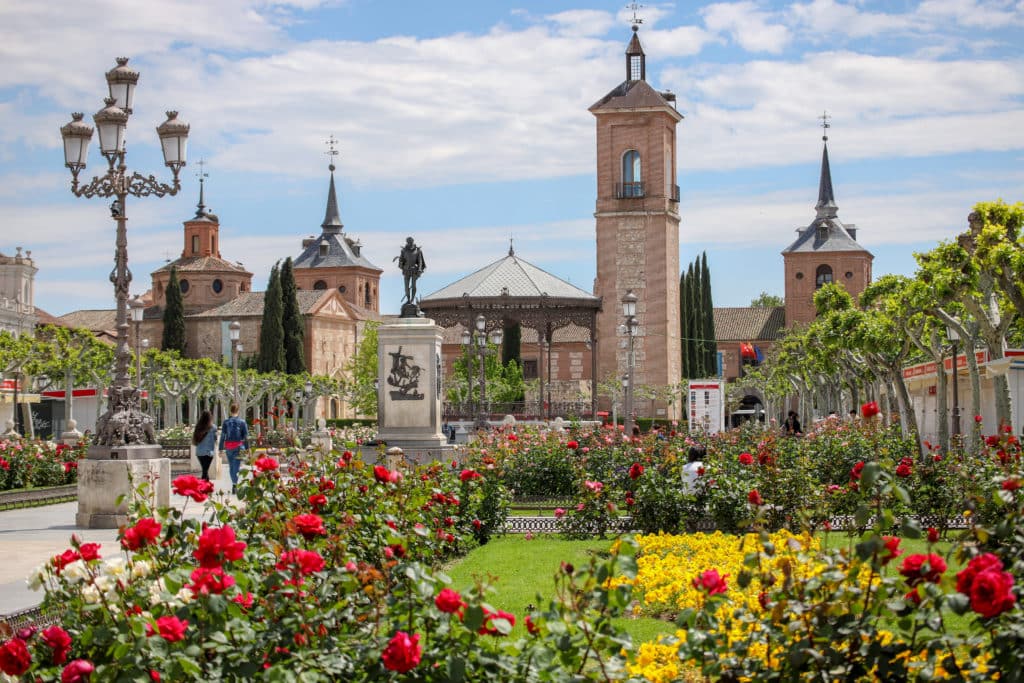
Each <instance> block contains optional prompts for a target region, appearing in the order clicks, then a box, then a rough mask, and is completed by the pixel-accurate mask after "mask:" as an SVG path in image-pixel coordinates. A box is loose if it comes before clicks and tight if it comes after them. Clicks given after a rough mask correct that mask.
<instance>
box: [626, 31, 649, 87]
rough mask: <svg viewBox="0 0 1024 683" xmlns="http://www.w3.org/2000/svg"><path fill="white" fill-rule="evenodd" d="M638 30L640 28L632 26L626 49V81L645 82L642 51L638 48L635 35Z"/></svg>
mask: <svg viewBox="0 0 1024 683" xmlns="http://www.w3.org/2000/svg"><path fill="white" fill-rule="evenodd" d="M639 30H640V26H639V25H637V24H633V38H632V40H630V41H629V47H627V48H626V80H627V81H645V80H647V70H646V65H645V62H644V49H643V48H642V47H640V37H639V36H638V35H637V32H638V31H639Z"/></svg>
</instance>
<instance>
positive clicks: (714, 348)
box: [700, 252, 718, 377]
mask: <svg viewBox="0 0 1024 683" xmlns="http://www.w3.org/2000/svg"><path fill="white" fill-rule="evenodd" d="M700 269H701V279H700V280H701V285H702V292H701V300H702V301H701V308H702V312H703V314H704V330H703V335H702V336H703V337H704V352H705V362H704V370H705V372H704V376H705V377H714V376H716V375H717V374H718V344H717V343H716V341H715V308H714V304H712V302H711V273H710V271H708V253H707V252H704V253H703V254H702V255H701V263H700Z"/></svg>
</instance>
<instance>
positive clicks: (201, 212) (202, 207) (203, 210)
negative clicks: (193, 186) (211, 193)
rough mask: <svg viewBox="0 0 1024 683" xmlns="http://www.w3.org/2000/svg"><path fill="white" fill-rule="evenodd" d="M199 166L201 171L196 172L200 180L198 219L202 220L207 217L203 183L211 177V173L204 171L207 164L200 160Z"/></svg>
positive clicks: (197, 206)
mask: <svg viewBox="0 0 1024 683" xmlns="http://www.w3.org/2000/svg"><path fill="white" fill-rule="evenodd" d="M196 164H197V165H198V166H199V171H198V172H196V177H197V178H199V203H198V204H196V218H202V217H203V216H205V215H206V204H203V181H204V180H206V179H207V178H209V177H210V174H209V173H205V172H204V171H203V167H204V166H206V162H205V161H203V160H202V159H200V160H199V161H197V162H196Z"/></svg>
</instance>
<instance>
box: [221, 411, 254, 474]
mask: <svg viewBox="0 0 1024 683" xmlns="http://www.w3.org/2000/svg"><path fill="white" fill-rule="evenodd" d="M230 413H231V417H229V418H228V419H226V420H224V424H223V426H222V427H221V430H220V449H221V450H222V451H224V452H225V453H226V454H227V456H228V472H229V473H230V474H231V493H235V491H236V488H237V486H238V469H239V467H240V466H241V464H242V452H243V451H246V450H248V448H249V425H247V424H246V423H245V420H243V419H242V418H240V417H238V404H237V403H232V404H231V408H230Z"/></svg>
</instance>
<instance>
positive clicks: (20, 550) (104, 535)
mask: <svg viewBox="0 0 1024 683" xmlns="http://www.w3.org/2000/svg"><path fill="white" fill-rule="evenodd" d="M215 485H216V487H217V488H216V492H215V494H214V495H216V494H217V493H219V492H222V491H227V492H230V491H231V480H230V478H229V477H228V468H227V465H225V466H224V467H223V468H222V472H221V478H220V480H218V481H216V482H215ZM229 495H230V493H229ZM185 502H186V499H184V498H182V497H181V496H176V495H174V494H173V493H172V494H171V503H172V504H173V505H177V506H178V507H182V506H183V505H184V504H185ZM188 503H189V505H188V514H187V516H188V517H192V516H193V515H199V514H201V512H202V508H203V506H202V504H200V503H194V502H191V501H188ZM77 512H78V503H77V502H72V503H61V504H59V505H44V506H42V507H35V508H20V509H17V510H5V511H2V512H0V558H2V559H0V614H10V613H11V612H17V611H19V610H23V609H27V608H29V607H35V606H36V605H38V604H39V603H40V602H41V601H42V599H43V594H42V592H38V593H37V592H35V591H32V590H29V588H28V585H27V583H26V579H27V578H28V575H29V574H30V573H31V572H32V570H33V569H35V568H36V567H38V566H39V565H41V564H42V563H44V562H46V561H48V560H49V559H50V558H52V557H53V556H54V555H57V554H58V553H62V552H64V551H65V550H67V549H68V548H70V547H71V534H77V535H78V537H79V538H81V539H82V541H84V542H91V543H100V544H101V546H102V547H101V548H100V554H101V555H103V556H104V557H111V556H113V555H114V554H116V553H117V552H119V550H120V546H119V544H118V542H117V529H80V528H79V527H77V526H75V513H77Z"/></svg>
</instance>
